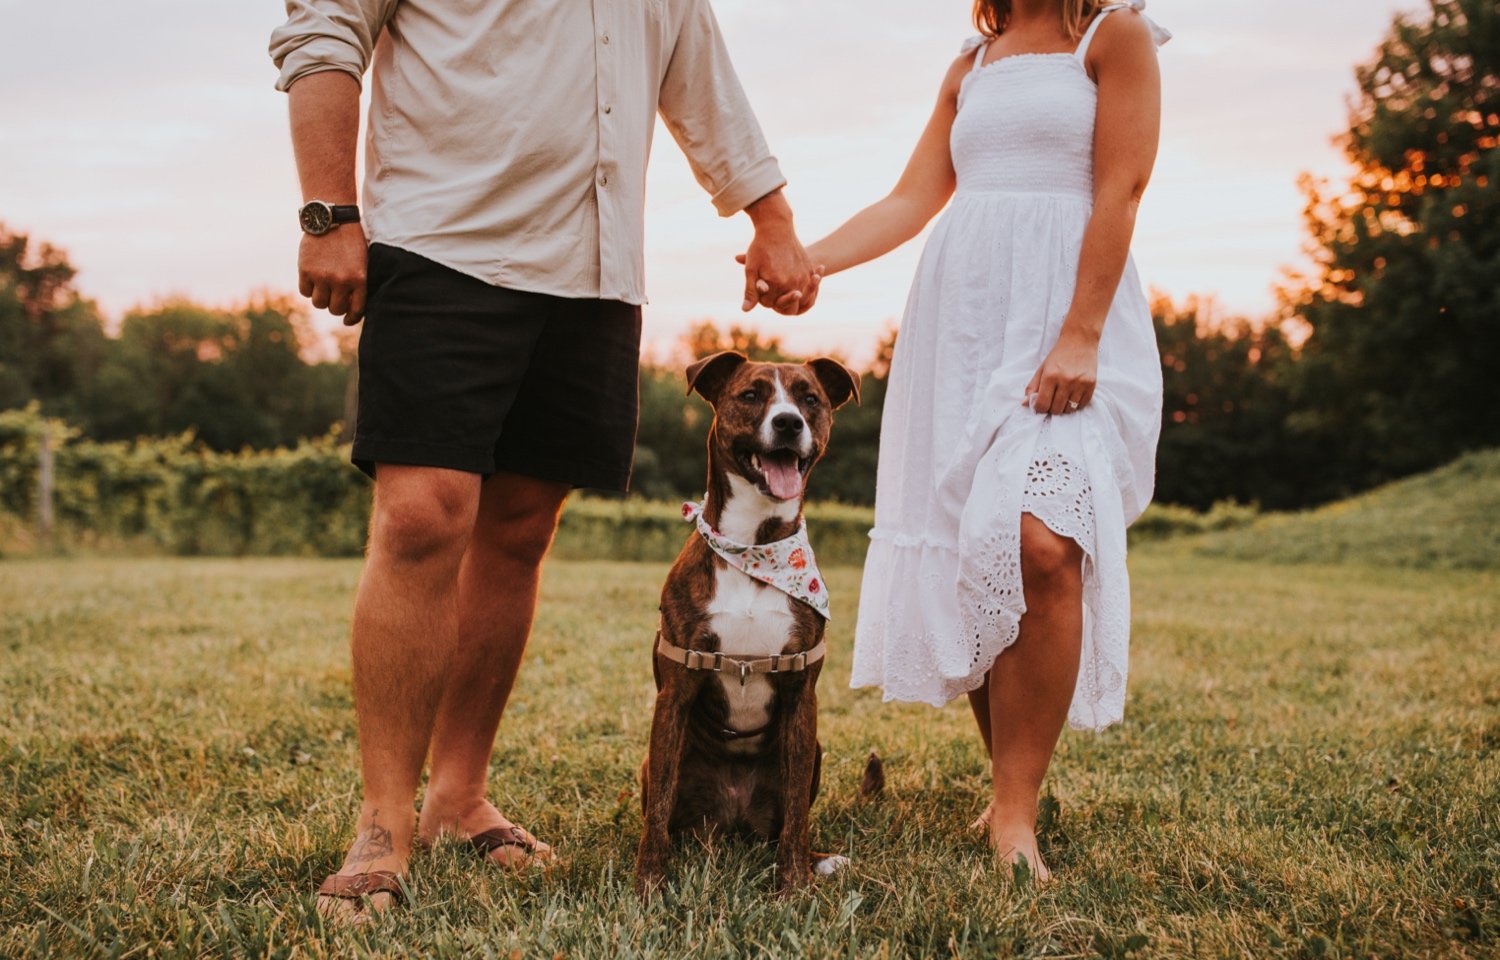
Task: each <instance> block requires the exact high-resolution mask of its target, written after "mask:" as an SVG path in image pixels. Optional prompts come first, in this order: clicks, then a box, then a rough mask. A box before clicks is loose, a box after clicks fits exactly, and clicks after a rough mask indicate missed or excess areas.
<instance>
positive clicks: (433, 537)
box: [370, 467, 479, 563]
mask: <svg viewBox="0 0 1500 960" xmlns="http://www.w3.org/2000/svg"><path fill="white" fill-rule="evenodd" d="M376 476H377V478H378V479H377V480H376V486H375V517H374V522H373V523H372V524H371V531H370V540H371V547H372V549H374V550H379V551H382V552H384V553H385V554H386V555H387V556H390V557H393V558H394V559H397V560H399V561H403V562H407V563H417V562H421V561H423V560H427V559H430V558H432V557H435V556H440V555H443V554H451V555H455V556H456V555H461V554H462V553H463V550H464V547H465V546H466V545H467V544H468V541H469V537H470V536H471V535H472V533H473V530H474V515H475V509H476V507H477V505H478V502H479V478H478V477H476V476H473V475H470V474H462V473H457V472H455V471H448V470H442V471H438V470H412V469H410V468H407V469H404V470H402V471H400V472H399V473H398V472H397V471H395V470H393V469H392V468H389V467H384V468H380V469H378V470H377V473H376Z"/></svg>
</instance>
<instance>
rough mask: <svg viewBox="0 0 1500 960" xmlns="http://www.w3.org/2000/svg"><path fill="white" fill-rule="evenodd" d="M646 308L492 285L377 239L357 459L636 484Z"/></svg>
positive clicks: (369, 467) (593, 483)
mask: <svg viewBox="0 0 1500 960" xmlns="http://www.w3.org/2000/svg"><path fill="white" fill-rule="evenodd" d="M640 345H641V308H640V307H637V306H632V305H631V304H628V303H620V302H618V301H614V300H572V299H568V298H566V297H556V296H551V295H548V294H542V293H525V292H522V291H518V290H508V289H505V288H503V287H496V286H492V285H491V284H488V283H485V282H484V281H483V280H479V279H477V278H475V277H471V276H468V275H467V274H463V273H460V272H458V271H457V270H453V269H451V268H449V267H445V266H443V265H442V264H439V263H434V262H433V261H431V260H428V259H427V258H426V257H421V256H418V255H417V254H415V253H411V252H409V251H406V250H402V249H399V248H397V247H391V246H387V245H384V244H378V243H377V244H374V245H372V246H371V247H370V267H369V303H368V306H367V308H366V311H365V320H364V329H363V330H362V331H361V333H360V338H359V416H358V419H357V421H356V427H355V431H354V456H353V460H354V463H355V465H356V466H358V467H359V468H360V469H361V470H363V471H364V472H365V473H368V474H369V475H370V476H372V477H373V476H374V475H375V465H376V464H378V463H400V464H413V465H418V466H427V467H447V468H448V469H450V470H464V471H467V472H469V473H478V474H482V475H484V476H488V475H490V474H492V473H495V472H496V471H499V470H505V471H508V472H511V473H519V474H523V475H525V476H529V477H537V478H539V479H543V480H554V481H558V482H561V483H567V484H570V485H572V486H575V487H594V488H598V489H603V490H624V489H626V488H627V487H628V486H629V483H630V464H631V458H632V456H633V455H634V452H635V430H636V418H637V411H638V408H639V405H640V399H639V382H638V381H639V366H640Z"/></svg>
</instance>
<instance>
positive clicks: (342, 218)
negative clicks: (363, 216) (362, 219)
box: [328, 203, 359, 223]
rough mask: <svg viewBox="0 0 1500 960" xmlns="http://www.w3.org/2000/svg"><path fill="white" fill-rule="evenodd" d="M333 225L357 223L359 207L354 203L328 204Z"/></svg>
mask: <svg viewBox="0 0 1500 960" xmlns="http://www.w3.org/2000/svg"><path fill="white" fill-rule="evenodd" d="M328 209H329V210H332V211H333V222H334V223H359V205H358V204H354V203H335V204H330V205H329V207H328Z"/></svg>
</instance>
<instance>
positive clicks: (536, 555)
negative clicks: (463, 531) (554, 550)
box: [475, 477, 568, 567]
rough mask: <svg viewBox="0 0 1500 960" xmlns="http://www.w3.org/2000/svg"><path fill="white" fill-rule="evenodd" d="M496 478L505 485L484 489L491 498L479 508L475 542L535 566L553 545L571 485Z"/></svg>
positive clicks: (519, 561)
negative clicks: (493, 489)
mask: <svg viewBox="0 0 1500 960" xmlns="http://www.w3.org/2000/svg"><path fill="white" fill-rule="evenodd" d="M496 480H500V481H501V482H502V486H501V487H500V488H498V489H496V490H495V491H493V495H492V493H491V491H488V490H487V491H486V492H485V493H486V497H487V498H489V499H488V502H486V504H485V505H484V507H483V508H482V509H481V510H480V518H479V524H478V527H477V529H476V531H475V537H476V545H478V546H480V547H482V548H483V549H484V550H486V551H487V552H490V553H492V554H494V555H495V556H496V557H497V558H499V559H504V560H506V561H509V562H511V563H515V564H518V565H521V566H528V567H531V566H536V565H538V564H540V563H541V562H542V558H543V557H545V556H546V555H547V549H548V548H549V547H550V546H552V536H553V534H554V533H556V531H557V520H558V516H559V514H560V512H561V510H562V504H563V500H564V499H566V497H567V495H568V488H567V487H565V486H562V485H553V484H541V483H540V482H535V481H534V482H529V483H527V482H519V483H518V482H516V481H511V482H509V483H506V482H505V480H504V478H499V477H497V478H496ZM491 482H492V483H493V482H495V481H491Z"/></svg>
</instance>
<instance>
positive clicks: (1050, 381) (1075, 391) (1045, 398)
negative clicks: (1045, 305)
mask: <svg viewBox="0 0 1500 960" xmlns="http://www.w3.org/2000/svg"><path fill="white" fill-rule="evenodd" d="M1098 379H1099V338H1098V336H1097V335H1090V334H1088V333H1082V332H1078V331H1076V330H1074V329H1072V328H1070V327H1069V326H1068V325H1067V324H1064V325H1063V330H1062V333H1061V334H1060V335H1059V336H1058V338H1057V345H1056V346H1054V347H1053V348H1052V350H1051V352H1049V353H1048V354H1047V358H1046V359H1045V360H1043V361H1042V365H1041V367H1040V368H1038V369H1037V372H1036V373H1035V374H1033V375H1032V378H1031V382H1030V383H1028V384H1027V385H1026V396H1025V398H1024V399H1023V400H1022V401H1021V403H1022V405H1023V406H1028V407H1030V408H1031V409H1032V410H1034V411H1036V412H1037V413H1041V414H1048V413H1050V414H1053V415H1059V414H1066V413H1077V412H1078V411H1079V410H1082V409H1083V408H1084V407H1086V406H1088V405H1089V401H1090V400H1092V399H1094V386H1095V385H1096V384H1097V382H1098Z"/></svg>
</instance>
